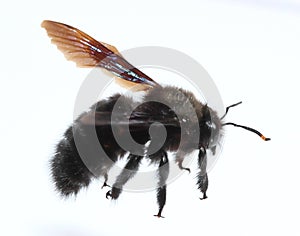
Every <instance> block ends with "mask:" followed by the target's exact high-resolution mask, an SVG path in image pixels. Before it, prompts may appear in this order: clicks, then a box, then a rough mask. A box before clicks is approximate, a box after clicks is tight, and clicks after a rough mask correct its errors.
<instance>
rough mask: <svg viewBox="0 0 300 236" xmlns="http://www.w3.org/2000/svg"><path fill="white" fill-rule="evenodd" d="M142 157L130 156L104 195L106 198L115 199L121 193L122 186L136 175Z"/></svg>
mask: <svg viewBox="0 0 300 236" xmlns="http://www.w3.org/2000/svg"><path fill="white" fill-rule="evenodd" d="M142 158H143V157H142V156H138V155H133V154H130V155H129V157H128V161H127V164H126V165H125V167H124V169H123V170H122V172H121V173H120V174H119V175H118V177H117V179H116V182H115V183H114V184H113V186H112V189H111V190H110V191H108V192H107V193H106V198H109V197H110V198H111V199H117V198H118V197H119V196H120V194H121V193H122V189H123V186H124V185H125V184H126V183H127V182H128V180H130V179H131V178H132V177H134V175H135V174H136V173H137V171H138V169H139V166H140V163H141V160H142Z"/></svg>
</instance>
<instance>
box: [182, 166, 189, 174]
mask: <svg viewBox="0 0 300 236" xmlns="http://www.w3.org/2000/svg"><path fill="white" fill-rule="evenodd" d="M182 169H183V170H186V171H188V172H189V174H190V173H191V169H190V168H185V167H183V168H182Z"/></svg>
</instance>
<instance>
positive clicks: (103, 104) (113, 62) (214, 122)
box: [41, 20, 270, 217]
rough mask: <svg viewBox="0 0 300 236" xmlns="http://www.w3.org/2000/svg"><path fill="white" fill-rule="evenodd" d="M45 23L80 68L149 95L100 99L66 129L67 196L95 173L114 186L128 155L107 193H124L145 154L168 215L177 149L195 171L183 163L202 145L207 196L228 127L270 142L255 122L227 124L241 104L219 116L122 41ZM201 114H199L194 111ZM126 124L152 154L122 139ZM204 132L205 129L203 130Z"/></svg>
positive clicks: (60, 184) (58, 155)
mask: <svg viewBox="0 0 300 236" xmlns="http://www.w3.org/2000/svg"><path fill="white" fill-rule="evenodd" d="M41 26H42V27H43V28H45V29H46V31H47V33H48V36H49V37H50V38H51V39H52V43H54V44H55V45H56V46H57V47H58V49H59V50H60V51H61V52H62V53H63V54H64V55H65V57H66V58H67V59H68V60H71V61H74V62H75V63H76V64H77V66H79V67H91V68H94V67H100V68H102V69H105V70H106V71H108V72H111V73H112V74H113V75H114V76H115V77H117V81H118V82H119V83H122V85H123V86H126V87H127V88H128V89H131V88H132V87H135V90H136V91H144V93H145V95H144V97H143V101H142V103H139V104H137V102H136V101H134V99H133V98H130V97H126V96H123V95H121V94H120V93H116V94H114V95H112V96H110V97H109V98H106V99H103V100H100V101H98V102H96V103H95V104H94V105H93V106H92V107H91V108H90V110H88V111H87V112H84V113H82V114H81V115H79V117H78V118H77V119H76V120H75V121H74V122H73V124H72V125H71V126H70V127H69V128H68V129H67V130H66V131H65V133H64V137H63V139H62V140H61V141H60V142H59V143H58V144H57V146H56V150H55V154H54V156H53V158H52V159H51V160H50V164H51V174H52V177H53V181H54V184H55V186H56V190H58V192H60V193H61V195H63V196H70V195H76V194H77V193H78V192H79V191H80V189H82V188H84V187H87V186H88V185H89V184H90V182H91V181H92V180H93V179H95V178H100V177H103V178H104V179H105V181H104V184H103V186H102V187H105V186H108V184H107V179H108V173H109V170H110V169H111V168H112V167H113V166H114V164H115V163H116V162H117V161H118V160H119V159H120V158H122V157H126V158H127V159H126V161H127V162H126V165H125V168H124V169H123V170H122V171H121V173H120V174H119V175H118V176H117V178H116V180H115V183H114V184H113V185H112V186H109V187H111V189H110V190H109V191H108V192H107V193H106V198H111V199H118V198H119V196H120V194H121V193H122V190H123V187H124V185H125V184H126V183H127V182H128V181H129V180H130V179H131V178H133V177H134V176H135V175H136V173H137V171H138V169H139V167H140V165H141V161H142V159H143V158H147V159H148V160H150V162H151V163H154V164H156V165H157V166H158V169H157V176H158V185H157V190H156V191H157V203H158V213H157V214H155V216H157V217H162V211H163V208H164V206H165V203H166V190H167V183H166V182H167V178H168V175H169V158H168V153H169V152H174V153H176V155H175V161H176V164H177V165H178V167H179V169H181V170H185V171H188V172H190V169H189V168H187V167H184V166H183V161H184V158H185V156H186V155H187V154H189V153H191V152H193V151H195V150H197V152H198V167H199V172H198V174H197V187H198V189H199V190H200V191H201V192H202V194H203V197H202V198H200V199H206V198H207V194H206V192H207V189H208V176H207V170H206V169H207V152H208V151H211V152H212V153H213V154H214V153H215V150H216V147H217V145H218V141H219V140H220V138H221V135H222V129H223V127H224V126H226V125H232V126H236V127H240V128H243V129H246V130H248V131H251V132H254V133H256V134H257V135H259V136H260V137H261V138H262V139H263V140H265V141H268V140H270V139H269V138H266V137H265V136H263V135H262V134H261V133H260V132H258V131H257V130H255V129H252V128H250V127H247V126H243V125H238V124H235V123H232V122H229V123H222V120H223V118H224V117H225V116H226V114H227V112H228V110H229V109H230V108H231V107H234V106H237V105H239V104H240V103H241V102H239V103H236V104H233V105H231V106H229V107H227V108H226V112H225V114H224V115H223V116H222V117H219V116H218V114H217V112H216V111H214V110H213V109H212V108H211V107H209V106H208V105H207V104H203V103H202V102H200V101H199V100H197V98H196V97H195V96H194V95H193V93H191V92H189V91H187V90H185V89H183V88H177V87H174V86H162V85H160V84H158V83H157V82H156V81H155V80H153V79H151V78H150V77H149V76H147V75H146V74H144V73H143V72H142V71H140V70H139V69H137V68H136V67H134V66H133V65H131V64H130V63H129V62H128V61H127V60H126V59H125V58H124V57H123V56H122V55H121V53H120V52H119V51H118V50H117V49H116V48H115V47H114V46H112V45H109V44H107V43H103V42H99V41H97V40H95V39H94V38H92V37H91V36H89V35H87V34H86V33H84V32H82V31H80V30H79V29H76V28H74V27H72V26H69V25H66V24H62V23H59V22H54V21H48V20H45V21H43V22H42V25H41ZM157 98H159V102H157ZM117 103H118V107H119V109H118V111H117V114H114V116H117V118H118V119H115V120H114V121H113V120H112V116H113V111H114V107H115V106H116V104H117ZM188 104H189V105H188ZM128 111H130V112H128ZM193 112H194V113H195V116H189V114H191V113H193ZM186 121H188V125H186V126H185V129H182V124H183V123H184V122H186ZM157 123H159V124H161V125H163V126H164V127H165V130H166V137H165V140H164V143H163V144H162V145H161V147H159V148H158V150H154V151H153V152H150V149H151V147H152V149H153V145H152V144H154V143H155V141H156V139H158V138H159V132H154V134H153V132H152V134H150V133H151V132H149V129H150V128H151V127H152V128H153V127H155V124H157ZM125 126H127V127H129V131H130V134H131V136H132V138H133V140H134V141H135V142H136V143H138V144H140V145H141V146H142V147H143V150H144V153H142V152H137V151H136V150H134V149H130V148H129V149H128V150H126V149H125V148H124V147H123V146H122V145H120V143H119V142H118V141H117V139H116V137H121V138H122V137H123V135H124V131H125ZM158 129H159V128H158ZM197 130H200V133H199V135H197V133H196V131H197ZM92 131H94V132H96V138H97V141H98V144H97V143H96V144H95V143H94V142H93V141H92V135H91V133H92ZM182 134H184V137H185V139H184V140H182V137H183V136H182ZM76 139H77V140H78V139H79V140H80V142H81V143H82V144H83V146H84V148H86V150H87V153H88V154H89V155H88V156H85V157H84V159H85V161H84V160H83V158H82V156H81V155H80V151H79V149H78V145H77V143H76ZM149 143H150V144H149ZM97 145H101V147H102V149H103V150H104V152H105V155H106V156H108V157H109V158H105V157H103V156H101V155H97V152H96V151H95V150H96V148H97ZM154 149H155V148H154ZM179 149H180V151H179ZM86 162H89V166H90V167H91V168H88V167H87V165H86Z"/></svg>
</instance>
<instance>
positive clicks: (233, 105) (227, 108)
mask: <svg viewBox="0 0 300 236" xmlns="http://www.w3.org/2000/svg"><path fill="white" fill-rule="evenodd" d="M241 103H242V102H238V103H235V104H232V105H230V106H229V107H226V111H225V114H224V115H223V116H222V117H221V120H223V119H224V117H225V116H226V115H227V112H228V110H229V108H231V107H235V106H237V105H240V104H241Z"/></svg>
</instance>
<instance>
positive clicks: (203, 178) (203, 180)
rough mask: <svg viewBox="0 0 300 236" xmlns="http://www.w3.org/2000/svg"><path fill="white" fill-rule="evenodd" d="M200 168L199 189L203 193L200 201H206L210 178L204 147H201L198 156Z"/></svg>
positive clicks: (198, 176)
mask: <svg viewBox="0 0 300 236" xmlns="http://www.w3.org/2000/svg"><path fill="white" fill-rule="evenodd" d="M198 166H199V169H200V171H199V173H198V175H197V178H198V181H197V185H198V189H200V191H201V192H202V193H203V197H202V198H200V200H203V199H206V198H207V195H206V191H207V188H208V176H207V172H206V166H207V156H206V149H205V148H204V147H200V150H199V154H198Z"/></svg>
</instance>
